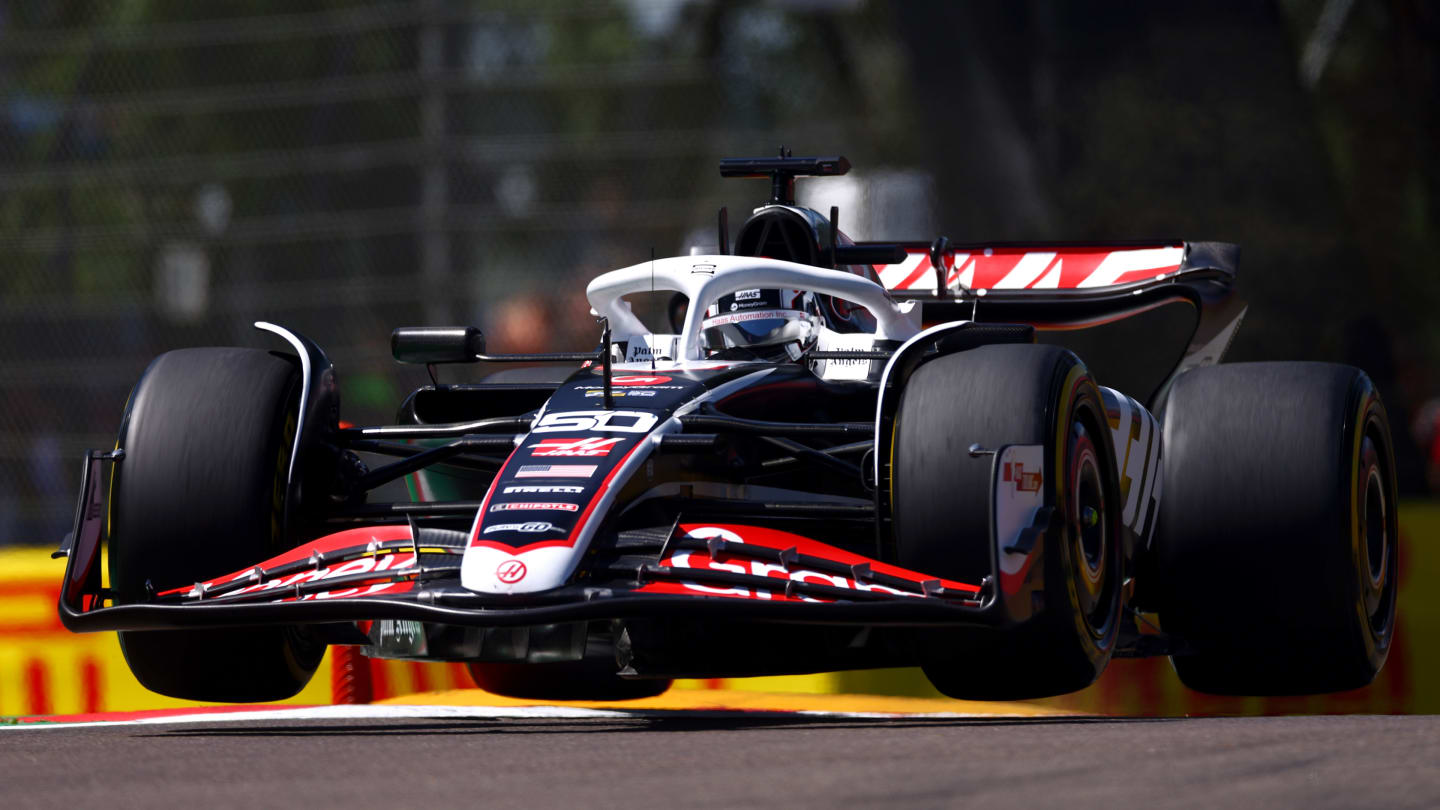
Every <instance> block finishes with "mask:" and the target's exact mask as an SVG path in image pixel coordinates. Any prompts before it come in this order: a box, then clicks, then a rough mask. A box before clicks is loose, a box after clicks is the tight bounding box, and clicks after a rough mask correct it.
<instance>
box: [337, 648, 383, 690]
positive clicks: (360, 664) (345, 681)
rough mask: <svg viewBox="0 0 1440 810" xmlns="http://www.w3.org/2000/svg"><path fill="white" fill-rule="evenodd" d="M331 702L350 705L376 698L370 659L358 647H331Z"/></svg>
mask: <svg viewBox="0 0 1440 810" xmlns="http://www.w3.org/2000/svg"><path fill="white" fill-rule="evenodd" d="M330 649H331V653H330V698H331V702H333V703H337V704H341V705H349V704H354V703H370V702H371V701H373V700H374V699H375V689H374V679H373V678H371V677H370V659H368V658H366V657H365V656H363V655H361V654H360V650H359V648H357V647H338V646H337V647H331V648H330Z"/></svg>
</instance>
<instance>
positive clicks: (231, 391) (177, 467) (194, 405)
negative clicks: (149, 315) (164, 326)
mask: <svg viewBox="0 0 1440 810" xmlns="http://www.w3.org/2000/svg"><path fill="white" fill-rule="evenodd" d="M298 378H299V374H298V373H297V372H296V370H295V367H294V365H293V364H292V363H290V362H288V361H286V360H284V359H281V358H280V357H277V356H275V355H272V354H269V353H266V352H262V351H257V350H253V349H237V348H199V349H181V350H179V351H173V352H169V353H166V354H162V355H160V356H159V357H157V358H156V359H155V361H154V362H152V363H151V364H150V367H149V368H148V369H146V371H145V374H144V376H143V377H141V379H140V382H139V384H137V385H136V387H135V390H134V392H133V393H132V394H131V398H130V402H129V404H128V405H127V406H126V412H125V418H124V420H123V422H122V424H121V428H120V438H119V442H118V446H119V447H120V448H122V449H124V451H125V457H124V458H123V459H122V460H121V461H120V463H118V464H116V465H115V472H114V477H113V478H112V479H111V484H110V485H111V493H110V515H109V520H108V532H109V541H110V543H109V555H110V561H109V565H110V582H111V586H112V588H113V589H114V590H115V594H116V598H117V602H119V603H136V602H144V601H146V600H147V599H149V598H150V597H149V594H150V593H151V592H152V589H153V592H159V591H165V590H168V589H171V588H178V587H181V586H185V585H192V584H194V583H196V582H200V581H204V580H208V579H213V578H214V577H217V576H222V575H224V574H228V573H230V572H232V571H238V570H240V569H242V568H244V567H245V566H247V565H254V564H256V563H258V562H261V561H263V560H265V559H266V558H268V557H271V556H273V555H275V554H277V553H279V552H281V551H283V550H284V548H285V542H284V537H283V532H282V525H281V524H282V517H283V514H284V511H283V509H284V504H285V494H286V493H285V480H286V474H287V471H288V466H289V461H290V451H291V443H292V442H293V440H294V433H295V414H296V410H297V399H298V390H297V389H298ZM120 646H121V649H122V650H123V651H124V653H125V661H126V663H128V664H129V665H130V670H131V672H133V673H134V674H135V677H136V678H137V679H139V681H140V683H142V684H144V686H145V687H146V688H147V689H150V690H152V691H154V692H159V693H160V694H163V695H169V696H171V697H178V698H184V699H187V700H209V701H223V702H257V701H267V700H279V699H282V698H287V697H290V696H292V695H294V694H295V693H297V692H299V691H300V690H301V689H302V688H304V686H305V684H306V683H307V682H309V680H310V677H311V676H312V675H313V674H314V672H315V668H316V667H317V666H318V665H319V663H320V658H321V656H322V655H323V654H324V652H325V645H323V644H319V643H315V642H312V641H309V640H307V639H305V638H304V637H303V635H302V634H301V632H300V631H299V630H298V629H297V628H293V627H255V628H236V629H219V630H209V629H206V630H151V631H122V632H121V633H120Z"/></svg>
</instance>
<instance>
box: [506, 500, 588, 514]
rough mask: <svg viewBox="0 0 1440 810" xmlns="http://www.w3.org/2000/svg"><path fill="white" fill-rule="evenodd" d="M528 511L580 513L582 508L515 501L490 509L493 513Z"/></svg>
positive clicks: (558, 503)
mask: <svg viewBox="0 0 1440 810" xmlns="http://www.w3.org/2000/svg"><path fill="white" fill-rule="evenodd" d="M528 509H535V510H538V511H541V512H544V511H551V512H578V511H580V507H579V506H576V505H575V504H573V503H561V502H559V501H514V502H512V503H497V504H495V505H494V506H492V507H490V511H491V512H523V511H525V510H528Z"/></svg>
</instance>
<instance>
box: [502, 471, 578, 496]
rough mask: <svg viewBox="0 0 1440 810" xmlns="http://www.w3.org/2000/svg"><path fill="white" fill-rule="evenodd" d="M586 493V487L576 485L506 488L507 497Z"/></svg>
mask: <svg viewBox="0 0 1440 810" xmlns="http://www.w3.org/2000/svg"><path fill="white" fill-rule="evenodd" d="M590 469H592V470H593V469H595V468H594V467H591V468H590ZM584 492H585V487H582V486H578V485H575V484H550V485H545V484H522V485H520V486H513V487H505V494H506V495H581V494H583V493H584Z"/></svg>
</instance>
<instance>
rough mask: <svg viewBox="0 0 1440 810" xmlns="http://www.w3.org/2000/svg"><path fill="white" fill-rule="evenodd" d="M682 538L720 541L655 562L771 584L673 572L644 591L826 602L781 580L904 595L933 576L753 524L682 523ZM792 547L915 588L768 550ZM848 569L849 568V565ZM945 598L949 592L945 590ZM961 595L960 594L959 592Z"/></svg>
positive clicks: (954, 585)
mask: <svg viewBox="0 0 1440 810" xmlns="http://www.w3.org/2000/svg"><path fill="white" fill-rule="evenodd" d="M682 528H683V529H685V530H686V532H685V536H686V537H687V538H692V539H698V540H711V539H717V540H724V541H725V543H726V546H725V548H724V549H723V550H721V551H720V552H719V554H718V556H716V557H711V556H710V554H709V553H708V552H706V551H691V550H684V551H675V552H672V553H670V554H668V555H666V557H665V558H664V559H663V560H661V565H665V566H669V567H671V568H674V569H675V570H677V571H684V570H687V569H689V570H693V571H701V570H707V571H724V572H727V573H732V574H745V575H749V576H756V577H765V578H768V579H769V580H771V581H773V582H774V583H775V584H774V586H773V587H767V586H764V585H759V584H756V583H747V584H745V585H740V584H736V585H731V584H720V583H702V582H698V581H694V580H687V579H683V578H677V579H676V580H672V581H668V582H654V583H650V584H648V585H645V586H644V587H643V588H642V589H641V590H642V591H645V592H648V593H681V594H684V593H698V594H706V595H711V596H732V597H741V598H746V599H765V600H774V601H796V600H799V601H805V602H829V601H833V597H822V596H815V595H811V594H800V593H792V594H791V595H788V596H787V595H786V593H785V586H786V584H788V583H789V582H804V583H810V584H816V585H828V586H830V587H833V588H843V589H846V590H852V591H867V592H872V593H884V594H888V595H892V596H899V597H904V598H915V599H923V598H926V597H925V596H923V595H922V593H920V591H923V590H924V585H923V583H925V582H927V581H934V580H933V578H932V577H929V576H926V575H925V574H921V573H919V572H916V571H911V570H909V569H904V568H900V567H898V566H893V565H888V564H886V563H882V562H879V561H877V560H871V559H869V558H867V557H863V556H860V555H858V554H854V553H852V552H848V551H845V550H843V549H839V548H835V547H834V546H828V545H826V544H824V543H820V542H818V541H815V540H811V539H809V538H807V537H803V536H801V535H795V534H791V533H789V532H782V531H777V530H773V529H763V528H759V527H755V526H729V527H723V526H684V527H682ZM747 546H748V547H751V548H754V549H755V550H756V551H757V552H761V551H762V550H763V553H764V556H763V557H762V558H759V559H757V558H756V557H758V556H759V555H758V554H757V555H756V556H755V557H752V556H751V555H750V554H748V553H746V551H745V547H747ZM786 549H788V550H790V551H798V552H799V553H801V554H808V555H812V556H816V557H821V558H824V559H827V560H831V561H833V562H839V563H845V564H847V565H851V566H855V565H863V566H866V567H869V568H871V569H872V570H873V571H874V572H875V573H882V574H888V575H890V576H894V577H898V578H900V579H904V580H908V581H909V582H911V583H912V584H913V585H914V586H915V591H917V592H911V591H910V590H908V589H906V590H903V591H901V590H897V589H895V588H891V587H887V586H885V585H880V584H877V583H875V582H873V581H870V579H869V578H868V577H866V576H864V575H861V576H858V577H857V576H855V575H853V574H852V575H850V576H846V575H845V574H843V573H838V572H826V571H816V570H814V569H810V568H804V567H801V566H800V565H798V564H796V563H794V562H792V563H790V564H789V565H785V564H782V563H780V562H778V561H777V560H776V559H775V557H774V554H773V552H775V551H781V550H786ZM853 570H854V569H852V571H853ZM939 583H940V585H941V586H942V587H944V588H945V589H947V590H950V589H954V590H955V591H959V592H974V591H975V590H976V588H975V587H974V586H973V585H966V584H964V583H961V582H952V581H950V580H946V579H941V580H939ZM945 598H949V596H948V595H947V596H946V597H945ZM962 598H963V597H962Z"/></svg>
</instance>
